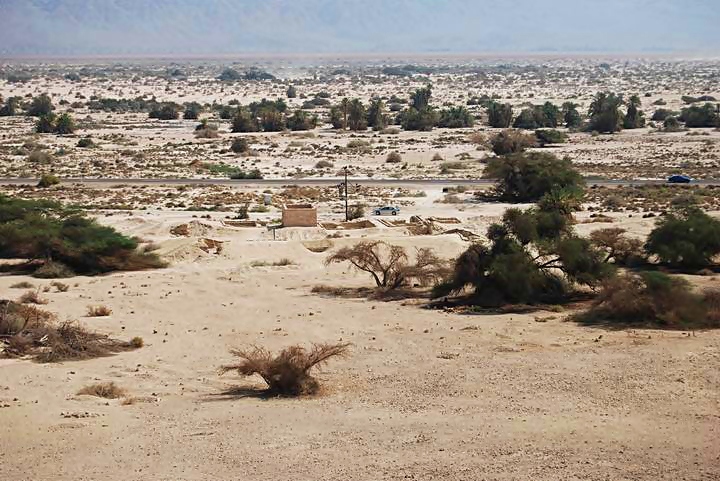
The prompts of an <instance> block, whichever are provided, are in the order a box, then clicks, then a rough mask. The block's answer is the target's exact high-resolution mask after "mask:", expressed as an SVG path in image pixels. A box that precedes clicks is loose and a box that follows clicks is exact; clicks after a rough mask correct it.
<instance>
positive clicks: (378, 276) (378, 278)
mask: <svg viewBox="0 0 720 481" xmlns="http://www.w3.org/2000/svg"><path fill="white" fill-rule="evenodd" d="M342 262H349V263H350V264H352V265H353V267H355V268H356V269H358V270H360V271H363V272H367V273H368V274H370V275H371V276H372V278H373V280H374V281H375V284H376V285H377V287H381V288H384V289H388V290H392V289H397V288H399V287H401V286H404V285H407V284H408V283H410V281H412V280H415V281H416V282H417V283H418V284H420V285H422V286H427V285H430V284H431V283H435V282H438V281H440V280H442V279H444V278H445V277H446V276H447V275H448V274H449V269H448V267H447V265H448V262H447V261H444V260H442V259H440V258H439V257H437V256H436V255H435V254H434V253H433V251H432V249H429V248H421V249H418V250H417V254H416V260H415V264H409V262H408V255H407V253H406V252H405V249H404V248H402V247H401V246H395V245H390V244H387V243H385V242H382V241H365V242H359V243H357V244H355V245H354V246H352V247H343V248H342V249H340V250H338V251H337V252H336V253H335V254H333V255H331V256H330V257H328V258H327V259H326V260H325V263H326V264H327V265H329V264H333V263H342Z"/></svg>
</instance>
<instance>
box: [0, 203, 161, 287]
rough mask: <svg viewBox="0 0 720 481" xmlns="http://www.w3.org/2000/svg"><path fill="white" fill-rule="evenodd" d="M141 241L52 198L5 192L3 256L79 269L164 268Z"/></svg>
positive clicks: (0, 228)
mask: <svg viewBox="0 0 720 481" xmlns="http://www.w3.org/2000/svg"><path fill="white" fill-rule="evenodd" d="M137 247H138V243H137V241H136V240H135V239H131V238H128V237H125V236H124V235H122V234H120V233H118V232H117V231H115V230H114V229H113V228H111V227H105V226H101V225H99V224H98V223H96V222H95V221H94V220H91V219H88V218H86V217H84V216H83V215H81V214H80V213H78V212H76V211H73V210H69V209H66V208H64V207H62V206H61V205H59V204H57V203H54V202H49V201H36V200H22V199H14V198H9V197H5V196H0V258H11V259H15V258H23V259H29V260H38V261H45V262H46V263H47V262H50V261H55V262H60V263H62V264H64V265H66V266H68V267H69V268H71V269H72V270H73V271H75V272H78V273H87V274H94V273H100V272H108V271H113V270H140V269H148V268H156V267H162V266H163V265H164V264H163V262H161V261H160V259H159V258H158V257H157V256H156V255H155V254H152V253H142V252H139V251H138V250H137Z"/></svg>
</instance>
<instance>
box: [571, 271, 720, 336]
mask: <svg viewBox="0 0 720 481" xmlns="http://www.w3.org/2000/svg"><path fill="white" fill-rule="evenodd" d="M574 317H575V319H576V320H577V321H579V322H582V323H585V324H603V325H606V326H610V327H618V328H623V327H628V326H642V327H655V328H664V329H683V330H685V329H717V328H720V291H718V290H708V291H705V292H703V293H698V292H695V291H693V290H692V288H691V286H690V283H689V282H687V281H686V280H685V279H683V278H680V277H675V276H668V275H666V274H663V273H661V272H652V271H651V272H641V273H639V274H634V273H627V274H626V275H623V276H618V277H614V278H611V279H608V280H606V281H605V283H604V284H603V286H602V289H601V290H600V292H599V294H598V296H597V298H596V299H595V300H594V302H593V305H592V306H591V307H590V309H589V310H587V311H586V312H583V313H580V314H578V315H576V316H574Z"/></svg>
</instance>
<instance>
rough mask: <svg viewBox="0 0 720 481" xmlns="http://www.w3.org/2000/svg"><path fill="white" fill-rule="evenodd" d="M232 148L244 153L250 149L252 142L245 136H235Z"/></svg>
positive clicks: (236, 151)
mask: <svg viewBox="0 0 720 481" xmlns="http://www.w3.org/2000/svg"><path fill="white" fill-rule="evenodd" d="M230 150H232V151H233V152H235V153H236V154H244V153H246V152H248V151H249V150H250V142H248V140H247V139H246V138H244V137H235V138H234V139H233V141H232V144H231V145H230Z"/></svg>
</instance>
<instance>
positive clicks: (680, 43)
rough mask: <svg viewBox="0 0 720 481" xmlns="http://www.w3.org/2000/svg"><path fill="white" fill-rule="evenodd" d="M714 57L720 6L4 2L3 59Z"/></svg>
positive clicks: (648, 0)
mask: <svg viewBox="0 0 720 481" xmlns="http://www.w3.org/2000/svg"><path fill="white" fill-rule="evenodd" d="M445 51H447V52H711V53H714V52H718V51H720V0H0V55H24V54H34V55H89V54H121V55H132V54H143V55H152V54H195V55H202V54H228V53H243V52H261V53H262V52H445Z"/></svg>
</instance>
